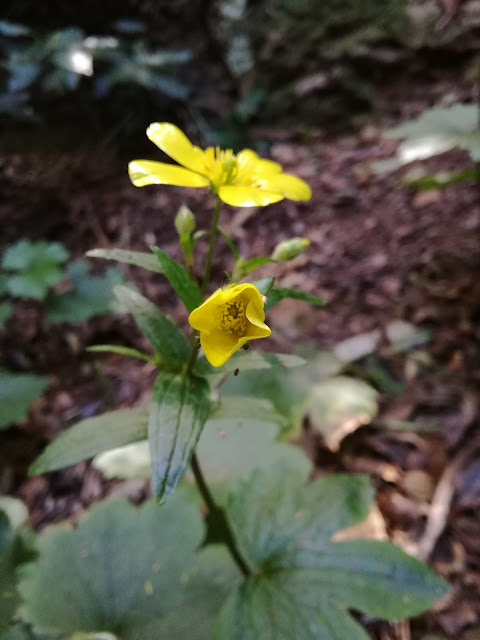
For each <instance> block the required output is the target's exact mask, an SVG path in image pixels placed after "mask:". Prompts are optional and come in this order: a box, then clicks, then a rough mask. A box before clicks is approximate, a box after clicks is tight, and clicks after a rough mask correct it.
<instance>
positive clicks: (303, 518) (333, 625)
mask: <svg viewBox="0 0 480 640" xmlns="http://www.w3.org/2000/svg"><path fill="white" fill-rule="evenodd" d="M372 498H373V491H372V487H371V484H370V482H369V480H368V478H367V477H366V476H360V475H353V474H348V475H347V474H344V475H342V474H339V475H331V476H328V477H324V478H320V479H318V480H316V481H315V482H312V483H310V484H306V483H305V477H304V476H303V477H302V474H301V473H299V472H298V471H293V470H291V469H288V468H287V467H284V466H281V465H278V466H276V467H275V468H272V469H269V470H267V471H256V472H254V473H253V474H252V476H251V477H250V479H249V480H248V481H247V482H244V483H242V484H241V485H240V487H239V488H238V490H237V491H236V493H235V494H233V495H232V497H231V499H230V501H229V502H228V503H227V507H226V508H227V513H228V516H229V520H230V522H231V525H232V528H233V530H234V534H235V538H236V541H237V544H238V547H239V550H240V553H241V554H242V556H243V557H244V559H245V560H246V562H247V564H248V565H249V567H250V568H251V569H252V574H251V575H250V576H249V577H248V578H247V579H246V580H244V582H243V583H242V584H241V585H240V586H239V587H237V589H236V590H235V591H234V592H233V594H232V595H231V596H230V598H229V600H228V601H227V602H226V604H225V605H224V607H223V609H222V611H221V612H220V616H219V618H218V620H217V624H216V627H215V635H214V637H215V638H216V639H217V640H223V638H229V640H250V639H251V638H259V637H265V638H269V639H270V640H290V639H291V640H298V639H299V638H300V640H318V638H321V639H322V640H346V638H348V640H367V638H368V636H367V634H366V633H365V631H363V629H362V628H361V627H360V626H359V625H358V624H357V623H356V622H354V620H353V619H352V618H351V617H350V616H349V614H348V613H347V609H349V608H354V609H356V610H360V611H364V612H366V613H367V614H370V615H374V616H380V617H382V618H388V619H399V618H403V617H406V616H410V615H416V614H418V613H420V612H421V611H423V610H425V609H426V608H428V607H429V606H430V605H431V604H432V602H433V601H434V599H435V598H438V597H440V596H442V595H444V594H445V593H446V591H447V588H446V584H445V583H444V582H443V580H440V579H439V578H437V577H436V576H435V575H434V574H433V573H432V572H431V571H430V570H429V569H428V568H427V567H425V566H424V565H422V564H421V563H420V562H418V561H417V560H415V559H414V558H412V557H410V556H407V555H406V554H405V553H403V552H402V551H400V549H398V548H397V547H395V546H394V545H392V544H390V543H386V542H377V541H371V540H354V541H347V542H336V543H334V542H332V541H331V538H332V535H333V534H334V533H335V532H337V531H339V530H341V529H344V528H346V527H349V526H352V525H354V524H356V523H358V522H360V521H362V520H363V519H364V518H365V517H366V515H367V513H368V510H369V507H370V504H371V502H372Z"/></svg>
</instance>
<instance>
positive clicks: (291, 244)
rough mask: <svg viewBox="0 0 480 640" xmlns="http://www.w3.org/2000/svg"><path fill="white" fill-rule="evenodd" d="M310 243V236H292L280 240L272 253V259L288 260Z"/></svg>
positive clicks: (278, 260)
mask: <svg viewBox="0 0 480 640" xmlns="http://www.w3.org/2000/svg"><path fill="white" fill-rule="evenodd" d="M309 244H310V240H309V239H308V238H290V240H284V241H283V242H279V243H278V244H277V246H276V247H275V249H274V250H273V253H272V260H276V261H277V262H287V260H292V259H293V258H295V257H296V256H298V255H299V254H300V253H302V252H303V251H304V250H305V249H306V248H307V247H308V246H309Z"/></svg>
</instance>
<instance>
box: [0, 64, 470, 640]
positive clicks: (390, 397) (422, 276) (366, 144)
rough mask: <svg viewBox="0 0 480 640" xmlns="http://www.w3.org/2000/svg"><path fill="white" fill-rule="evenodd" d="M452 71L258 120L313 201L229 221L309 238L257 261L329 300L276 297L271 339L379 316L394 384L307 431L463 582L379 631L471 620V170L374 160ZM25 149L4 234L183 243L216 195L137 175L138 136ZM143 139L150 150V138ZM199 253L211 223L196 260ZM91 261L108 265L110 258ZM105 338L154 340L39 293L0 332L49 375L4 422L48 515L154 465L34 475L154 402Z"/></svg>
mask: <svg viewBox="0 0 480 640" xmlns="http://www.w3.org/2000/svg"><path fill="white" fill-rule="evenodd" d="M452 84H455V87H456V91H457V95H458V97H459V98H462V97H464V98H466V99H467V98H469V91H470V89H469V88H468V87H467V86H462V85H461V82H460V81H459V80H458V78H457V76H456V73H455V71H454V70H448V69H446V70H444V71H443V73H442V74H441V77H440V78H439V77H435V78H432V77H430V78H429V80H428V82H427V80H425V79H424V81H423V82H422V84H418V85H415V86H413V87H410V86H409V85H408V81H407V80H402V79H399V80H397V81H396V82H394V83H391V84H389V85H387V86H385V87H383V88H382V91H381V93H380V94H379V99H380V101H381V103H382V105H383V111H382V115H381V116H379V117H377V118H374V117H372V118H371V119H370V122H368V123H366V124H364V125H363V126H362V127H361V128H360V129H357V130H355V131H354V132H352V131H350V132H346V133H345V132H343V133H339V134H335V135H331V134H329V133H328V131H324V130H323V131H322V130H321V129H312V130H311V132H310V135H309V140H308V142H305V139H304V137H303V136H302V133H303V132H302V129H301V127H300V126H298V127H295V128H290V129H281V130H280V129H274V128H272V129H266V128H265V127H259V128H257V129H256V130H255V129H253V130H252V131H251V137H252V138H253V139H255V138H258V139H263V140H269V141H270V143H271V144H270V149H269V154H268V155H269V156H270V157H271V158H273V159H274V160H276V161H278V162H281V163H282V164H283V166H284V169H285V170H286V171H288V172H291V173H294V174H296V175H298V176H300V177H302V178H304V179H305V180H307V181H308V182H309V184H310V185H311V187H312V191H313V197H312V200H311V201H310V202H308V203H294V202H290V201H283V202H280V203H277V204H273V205H271V206H269V207H267V208H265V209H233V208H229V207H226V208H225V210H224V213H223V219H222V226H223V227H224V229H225V230H226V231H227V232H228V233H229V234H230V235H231V236H232V237H233V238H234V240H235V241H236V242H238V244H239V247H240V250H241V252H242V253H243V254H244V255H249V256H250V255H252V256H253V255H269V254H270V252H271V251H272V250H273V248H274V246H275V245H276V244H277V243H278V242H279V241H280V240H283V239H286V238H288V237H291V236H307V237H308V238H310V240H311V246H310V248H309V249H308V250H307V251H306V253H305V254H303V255H301V256H299V257H297V258H296V259H295V260H293V261H292V262H290V263H288V264H286V265H281V266H275V267H274V268H272V267H265V268H264V270H263V274H264V275H276V276H277V277H278V279H279V282H280V283H281V284H282V285H284V286H291V287H298V288H301V289H304V290H306V291H310V292H312V293H314V294H315V295H317V296H320V297H322V298H324V299H325V300H326V302H327V304H326V306H325V307H324V308H312V307H310V306H308V305H307V304H304V303H298V302H294V303H293V302H290V301H283V302H282V303H280V304H279V306H278V307H276V308H274V309H273V310H272V311H271V312H270V314H269V316H268V321H269V324H270V325H271V327H272V329H273V337H272V339H271V340H270V341H269V343H268V345H265V348H268V349H271V350H280V351H289V350H294V349H295V348H296V346H297V345H298V343H301V342H308V343H310V344H312V345H314V346H316V347H331V346H334V345H335V344H337V343H338V342H339V341H342V340H344V339H347V338H350V337H352V336H358V335H361V334H364V333H366V332H370V331H373V330H377V329H379V330H380V331H381V332H382V336H383V337H382V342H381V343H380V347H379V349H378V351H377V354H376V356H377V358H378V359H379V362H380V363H381V365H382V367H383V368H384V370H386V371H387V372H389V373H390V374H391V375H392V376H393V377H395V378H396V379H397V380H399V381H401V382H402V383H403V386H404V390H403V392H402V393H401V394H398V393H394V392H393V391H390V392H389V391H388V390H386V389H385V388H382V389H381V391H382V395H381V411H380V414H379V416H378V417H377V419H376V422H375V425H373V426H367V427H364V428H362V429H359V430H358V431H356V432H355V433H354V434H352V435H351V436H349V437H348V438H346V439H345V440H344V441H343V443H342V445H341V447H340V450H339V451H338V452H337V453H332V452H330V451H329V450H328V449H327V448H326V446H325V444H324V443H323V442H322V441H321V439H320V438H317V437H314V438H313V440H312V438H310V439H309V438H308V437H306V438H305V446H306V448H307V449H308V451H309V454H310V455H312V456H313V457H314V459H315V461H316V463H317V466H318V469H319V471H321V472H324V471H325V470H349V471H364V472H368V473H369V474H371V476H372V478H373V480H374V483H375V486H376V489H377V504H378V507H379V509H380V514H381V516H380V518H381V519H383V521H384V522H385V527H386V531H387V533H388V536H389V537H390V538H391V539H392V540H394V541H395V542H396V543H397V544H399V545H400V546H403V547H404V548H406V549H407V550H410V551H411V550H412V549H414V548H415V549H417V550H418V549H420V550H421V551H420V552H421V554H423V557H424V559H425V560H429V561H430V562H431V563H432V565H433V566H434V568H435V570H436V571H437V572H438V573H439V574H440V575H442V576H444V577H445V578H447V579H448V580H449V581H450V583H451V584H452V585H453V587H454V589H453V592H452V594H451V595H450V596H449V597H448V598H447V599H446V600H444V601H442V602H440V603H439V604H438V606H437V607H436V608H435V610H434V611H433V612H430V613H428V614H425V615H424V616H421V617H419V618H418V619H415V620H413V621H411V623H408V624H406V623H401V624H397V625H393V624H392V625H390V624H387V623H379V622H378V621H373V620H367V619H362V621H363V623H364V624H365V626H366V627H367V629H368V630H369V632H370V633H371V635H372V638H375V639H377V640H409V638H413V639H414V640H415V639H418V638H420V637H421V636H422V634H423V633H427V632H428V633H440V634H443V635H446V636H447V637H449V638H452V639H455V640H473V639H474V638H476V637H478V635H477V634H479V633H480V598H479V595H478V594H479V590H480V554H479V550H480V529H479V527H478V515H479V509H480V490H479V481H478V478H479V474H480V466H479V462H478V460H479V457H478V454H479V451H480V432H479V430H478V421H479V408H480V398H479V384H480V342H479V338H480V325H479V317H480V284H479V283H480V279H479V276H480V248H479V246H480V245H479V240H480V207H479V189H478V185H477V184H475V182H474V181H471V182H465V183H462V184H459V185H455V186H451V187H449V188H448V189H445V190H442V191H438V190H434V191H429V192H426V193H422V194H419V193H416V192H415V191H414V190H413V189H411V188H406V187H402V186H401V184H400V181H401V178H402V176H403V175H404V174H405V173H406V170H401V171H398V172H395V173H392V174H387V175H383V176H379V175H376V174H374V173H373V172H372V169H371V165H372V163H373V162H374V161H376V160H379V159H382V158H387V157H389V156H390V155H391V154H392V153H393V152H394V150H395V147H396V144H395V143H394V142H392V141H385V140H384V139H383V138H382V132H383V131H384V129H385V128H387V127H388V126H390V125H392V124H393V123H397V122H400V121H402V119H406V118H407V117H411V116H412V115H415V114H417V113H420V112H421V111H422V109H424V108H425V107H427V106H429V105H430V104H433V103H435V102H436V101H437V100H438V99H439V98H440V97H441V96H443V95H445V94H446V93H447V92H448V90H449V87H451V86H452ZM405 95H408V100H407V101H404V100H403V98H402V96H405ZM14 147H15V145H14V144H13V143H12V144H10V145H9V149H8V150H7V151H4V152H2V153H1V155H0V194H1V195H0V225H1V228H2V230H3V233H2V239H1V246H0V250H3V248H4V247H5V246H6V245H7V244H9V243H11V242H12V241H14V240H16V239H18V238H19V237H28V238H31V239H40V238H42V239H44V238H47V239H49V240H52V241H53V240H58V241H61V242H63V243H64V244H65V246H66V247H67V248H68V249H69V250H70V252H71V254H72V257H80V256H82V255H83V254H84V253H85V252H86V251H87V250H88V249H91V248H93V247H120V248H125V249H137V250H148V246H150V245H153V244H156V245H159V246H161V247H162V248H163V249H164V250H165V251H167V253H169V254H170V255H171V256H173V257H175V258H178V259H180V258H181V256H180V253H179V248H178V245H177V240H176V232H175V229H174V226H173V217H174V214H175V213H176V211H177V210H178V208H179V207H180V205H182V204H186V205H187V206H189V207H190V208H191V209H192V211H194V212H195V214H196V216H197V222H198V227H200V228H205V227H207V226H208V221H209V218H210V215H211V203H210V199H209V197H208V195H207V194H205V193H203V191H200V190H194V189H191V190H182V189H177V188H174V187H151V188H145V189H136V188H135V187H133V186H132V185H131V184H130V181H129V180H128V177H127V174H126V163H127V161H128V160H129V159H131V158H133V157H135V156H137V155H139V154H141V155H145V154H146V153H148V151H145V145H144V143H143V141H139V142H138V146H136V143H135V142H134V143H133V144H132V148H131V149H129V150H128V151H126V150H125V148H122V150H121V151H118V147H116V145H115V142H111V141H109V143H108V144H105V143H102V142H99V143H97V144H92V143H88V144H87V145H85V147H84V148H82V149H78V148H77V149H75V151H72V152H68V151H62V152H59V151H55V150H53V151H48V152H47V151H44V150H39V149H35V150H34V149H28V148H27V149H26V148H21V149H18V148H17V149H15V148H14ZM140 149H141V151H140ZM147 157H151V158H152V159H153V158H154V157H157V156H155V149H154V148H153V147H152V148H151V154H150V155H149V156H147ZM470 162H471V161H470V159H469V158H468V156H467V154H466V153H464V152H461V151H458V150H456V151H450V152H448V153H445V154H443V155H441V156H437V157H436V158H432V159H430V160H428V161H424V162H423V163H422V166H423V167H425V168H426V169H427V170H428V171H430V172H435V171H440V170H441V171H448V170H455V169H458V168H463V167H467V166H469V164H470ZM205 253H206V244H205V243H204V242H203V241H200V243H199V256H198V266H200V265H201V264H202V260H203V258H204V256H205ZM225 265H231V257H230V255H229V252H228V249H227V247H223V248H220V250H219V251H218V252H217V253H216V255H215V258H214V280H215V283H214V284H213V285H212V288H215V287H216V286H218V285H220V284H222V283H223V282H224V280H225V277H224V270H225ZM96 268H98V270H99V271H101V270H102V265H100V264H99V265H98V266H97V267H96ZM124 272H125V277H126V278H127V279H128V280H130V281H132V282H134V283H135V285H136V286H138V288H139V289H140V290H141V291H142V292H143V293H144V294H145V295H146V296H147V297H149V298H150V299H152V300H153V301H155V302H156V303H158V304H159V305H160V306H161V307H162V309H163V310H165V311H166V312H167V313H170V314H171V315H172V316H174V317H175V318H176V319H177V320H178V322H179V323H181V324H183V325H184V326H186V314H185V312H184V310H183V308H182V307H181V304H180V303H178V302H177V301H176V299H175V297H174V296H173V295H172V292H171V290H170V288H169V286H168V283H167V282H166V281H164V280H163V279H162V278H161V277H159V276H155V275H154V274H152V273H150V272H146V271H142V270H140V269H137V268H134V267H124ZM393 320H404V321H407V322H410V323H413V324H415V325H417V326H419V327H421V328H425V329H429V330H430V332H431V340H430V341H429V342H428V343H427V344H426V345H425V346H422V347H421V349H419V350H412V352H410V353H408V354H395V353H392V351H391V349H389V348H388V344H387V340H386V338H385V329H386V327H387V326H388V324H389V323H391V322H392V321H393ZM265 342H267V341H265ZM100 343H118V344H122V345H125V346H132V347H136V348H141V349H143V350H148V345H147V344H146V342H145V340H144V339H143V338H142V337H141V335H140V334H139V332H138V330H137V329H136V327H135V326H134V324H133V323H132V321H131V320H130V319H129V318H125V317H118V316H105V317H102V318H99V319H94V320H91V321H89V322H86V323H83V324H81V325H66V324H65V325H50V324H48V323H47V322H46V321H45V319H44V318H43V317H42V314H41V309H40V308H39V307H38V306H36V305H33V304H27V303H19V304H17V305H16V309H15V315H14V317H13V318H12V319H11V320H10V321H9V322H8V324H7V326H6V330H5V331H3V332H2V333H1V334H0V354H1V360H2V366H5V367H8V368H9V369H12V370H16V371H22V370H28V371H34V372H37V373H43V374H48V375H49V377H50V385H49V388H48V391H47V392H46V393H45V395H44V396H43V397H42V398H40V399H39V400H37V401H35V402H34V403H33V405H32V407H31V410H30V414H29V417H28V419H26V420H25V421H23V422H22V423H21V424H19V425H18V426H17V427H16V428H12V429H9V430H7V431H1V432H0V491H1V492H3V493H9V494H12V495H16V496H18V497H20V498H21V499H22V500H24V501H25V503H26V504H27V506H28V508H29V512H30V524H31V525H32V526H34V527H36V528H37V529H41V528H43V527H44V526H45V525H47V524H49V523H52V522H57V521H61V520H64V519H67V518H74V519H75V518H76V517H78V514H79V513H81V512H82V511H83V510H84V509H85V508H87V507H88V506H89V505H90V504H92V502H94V501H96V500H99V499H101V498H102V497H104V496H105V495H106V494H107V493H109V492H111V491H112V490H115V491H117V492H119V491H120V492H123V494H124V495H125V496H127V497H129V498H130V499H132V500H135V501H140V500H142V499H144V498H145V496H147V495H149V491H150V490H149V487H148V485H147V484H146V483H124V484H119V483H118V482H111V481H110V482H108V481H106V480H105V479H104V478H102V476H101V475H100V474H99V472H97V471H96V470H95V469H93V468H92V467H91V466H90V465H89V464H88V463H87V462H86V463H81V464H79V465H76V466H75V467H72V468H69V469H67V470H64V471H60V472H56V473H52V474H47V475H45V476H41V477H35V478H28V477H27V475H26V472H27V469H28V466H29V464H31V462H32V461H33V460H34V459H35V457H36V456H37V455H38V454H39V453H40V451H41V450H42V448H43V447H44V446H45V444H46V443H47V442H49V441H51V440H52V439H53V438H55V437H56V435H58V433H60V432H61V431H62V430H63V429H65V428H67V427H68V426H69V425H71V424H73V423H75V422H77V421H78V420H80V419H83V418H86V417H89V416H92V415H96V414H99V413H101V412H103V411H105V410H108V409H109V408H111V407H112V406H114V407H118V408H120V407H131V406H135V405H140V404H145V403H146V402H147V401H148V396H149V391H150V389H151V386H152V382H153V380H154V378H155V372H154V370H153V368H152V367H151V366H150V365H149V364H145V363H142V362H136V361H133V360H126V359H125V358H122V357H119V356H114V355H111V356H108V355H105V356H103V355H102V357H101V358H98V357H93V355H92V354H88V353H87V352H86V351H85V348H86V347H87V346H88V345H92V344H100ZM262 348H263V345H262ZM412 354H413V357H412ZM364 364H365V363H364ZM367 375H368V373H367ZM393 420H397V421H399V420H401V421H410V422H412V423H418V424H421V423H425V422H428V423H429V424H435V425H436V426H437V428H436V429H435V430H431V431H430V432H428V433H425V432H423V431H420V430H418V431H408V432H405V431H403V432H400V431H395V430H389V429H387V428H386V427H385V425H386V424H388V423H389V421H390V422H392V421H393ZM378 427H380V428H378ZM432 505H433V506H435V508H432Z"/></svg>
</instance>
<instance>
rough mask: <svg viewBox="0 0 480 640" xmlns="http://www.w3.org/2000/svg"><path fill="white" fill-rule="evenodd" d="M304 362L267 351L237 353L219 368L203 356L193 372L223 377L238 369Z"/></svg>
mask: <svg viewBox="0 0 480 640" xmlns="http://www.w3.org/2000/svg"><path fill="white" fill-rule="evenodd" d="M303 364H305V360H304V359H303V358H300V357H299V356H296V355H293V354H289V353H269V352H267V351H253V350H252V349H249V350H248V351H243V350H242V351H237V352H236V353H234V354H233V356H232V357H231V358H229V359H228V360H227V362H226V363H225V364H224V365H222V366H221V367H212V366H211V365H210V364H209V363H208V360H207V359H206V358H205V356H204V355H201V356H199V358H198V359H197V362H196V365H195V370H196V371H197V373H198V374H200V375H212V376H223V375H224V374H225V373H230V372H233V371H236V370H237V369H239V370H240V371H248V370H251V369H270V368H272V367H273V368H275V367H282V368H289V367H300V366H302V365H303Z"/></svg>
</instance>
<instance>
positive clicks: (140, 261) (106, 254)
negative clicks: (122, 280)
mask: <svg viewBox="0 0 480 640" xmlns="http://www.w3.org/2000/svg"><path fill="white" fill-rule="evenodd" d="M86 256H87V257H88V258H104V259H105V260H116V261H117V262H123V263H124V264H132V265H134V266H135V267H141V268H142V269H146V270H147V271H154V272H155V273H163V269H162V267H161V265H160V263H159V262H158V260H157V259H156V258H155V256H153V255H152V254H151V253H146V252H144V251H126V250H124V249H92V250H91V251H87V253H86Z"/></svg>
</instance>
